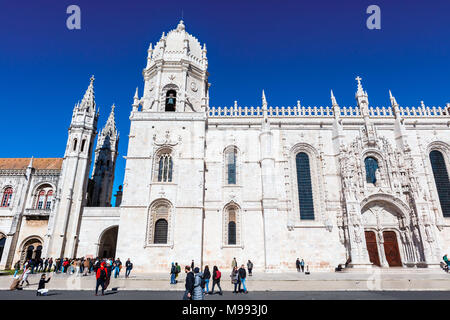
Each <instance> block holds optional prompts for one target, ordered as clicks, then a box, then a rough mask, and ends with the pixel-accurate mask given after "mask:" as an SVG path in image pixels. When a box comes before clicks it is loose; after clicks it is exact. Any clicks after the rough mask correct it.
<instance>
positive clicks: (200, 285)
mask: <svg viewBox="0 0 450 320" xmlns="http://www.w3.org/2000/svg"><path fill="white" fill-rule="evenodd" d="M237 266H238V263H237V261H236V258H233V260H232V261H231V268H232V271H231V274H230V278H231V283H232V284H233V285H234V291H233V293H239V292H244V293H248V290H247V286H246V280H247V271H246V270H245V266H244V264H242V265H241V267H240V268H239V269H238V267H237ZM247 269H248V275H249V276H251V275H252V270H253V262H251V261H250V260H248V262H247ZM180 271H181V268H180V266H179V265H178V263H172V267H171V271H170V274H171V280H170V283H171V284H175V283H177V281H176V277H177V276H178V273H180ZM184 272H185V273H186V283H185V289H186V290H185V292H184V296H183V300H203V299H204V296H205V295H207V294H214V288H215V286H217V288H218V289H219V294H220V295H222V294H223V292H222V288H221V287H220V279H221V277H222V273H221V272H220V270H219V268H218V267H217V266H214V267H213V270H212V273H211V271H210V270H209V266H205V268H204V269H203V272H201V271H200V268H199V267H195V265H194V260H192V263H191V265H190V266H185V267H184ZM211 280H212V290H211V291H209V284H210V281H211ZM241 285H242V289H241Z"/></svg>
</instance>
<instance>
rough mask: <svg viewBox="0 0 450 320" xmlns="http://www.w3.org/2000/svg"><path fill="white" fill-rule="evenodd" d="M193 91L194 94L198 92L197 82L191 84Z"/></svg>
mask: <svg viewBox="0 0 450 320" xmlns="http://www.w3.org/2000/svg"><path fill="white" fill-rule="evenodd" d="M191 89H192V91H194V92H197V90H198V88H197V83H196V82H195V81H192V82H191Z"/></svg>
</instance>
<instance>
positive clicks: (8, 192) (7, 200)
mask: <svg viewBox="0 0 450 320" xmlns="http://www.w3.org/2000/svg"><path fill="white" fill-rule="evenodd" d="M12 195H13V189H12V188H6V189H5V190H4V191H3V197H2V203H1V206H2V207H9V206H10V204H11V198H12Z"/></svg>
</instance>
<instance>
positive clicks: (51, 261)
mask: <svg viewBox="0 0 450 320" xmlns="http://www.w3.org/2000/svg"><path fill="white" fill-rule="evenodd" d="M52 267H53V258H52V257H50V259H48V270H47V271H48V272H51V271H52Z"/></svg>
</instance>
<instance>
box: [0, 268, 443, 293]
mask: <svg viewBox="0 0 450 320" xmlns="http://www.w3.org/2000/svg"><path fill="white" fill-rule="evenodd" d="M48 276H51V277H52V280H51V281H50V282H49V283H48V284H47V288H48V289H53V290H92V289H93V288H94V287H95V277H94V276H93V275H88V276H76V275H68V274H55V273H48ZM39 277H40V274H34V275H30V277H29V282H30V286H28V287H25V290H27V289H30V290H35V289H36V287H37V283H38V280H39ZM169 278H170V277H169V274H165V273H153V274H137V273H134V274H133V273H132V274H131V277H130V278H128V279H125V278H124V273H123V272H122V273H121V275H120V277H119V278H117V279H115V278H112V279H111V283H110V286H109V288H119V289H120V290H156V291H183V290H184V278H185V275H184V274H181V275H180V277H179V279H178V280H179V282H178V284H176V285H171V284H170V280H169ZM11 282H12V276H11V275H9V276H0V290H7V289H9V286H10V284H11ZM221 286H222V289H223V290H224V291H232V290H233V286H232V284H231V282H230V278H229V276H228V273H227V272H222V281H221ZM247 287H248V289H249V290H251V291H353V290H357V291H367V290H369V291H373V290H437V291H441V290H445V291H447V290H449V289H450V274H448V273H445V272H443V271H442V270H426V271H425V270H397V271H396V270H389V271H385V270H380V269H375V270H372V271H367V272H361V271H358V272H356V271H352V272H342V273H335V272H317V273H314V272H313V273H311V274H310V275H305V274H303V273H296V272H287V273H254V275H253V276H252V277H248V280H247ZM210 288H211V286H210Z"/></svg>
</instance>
